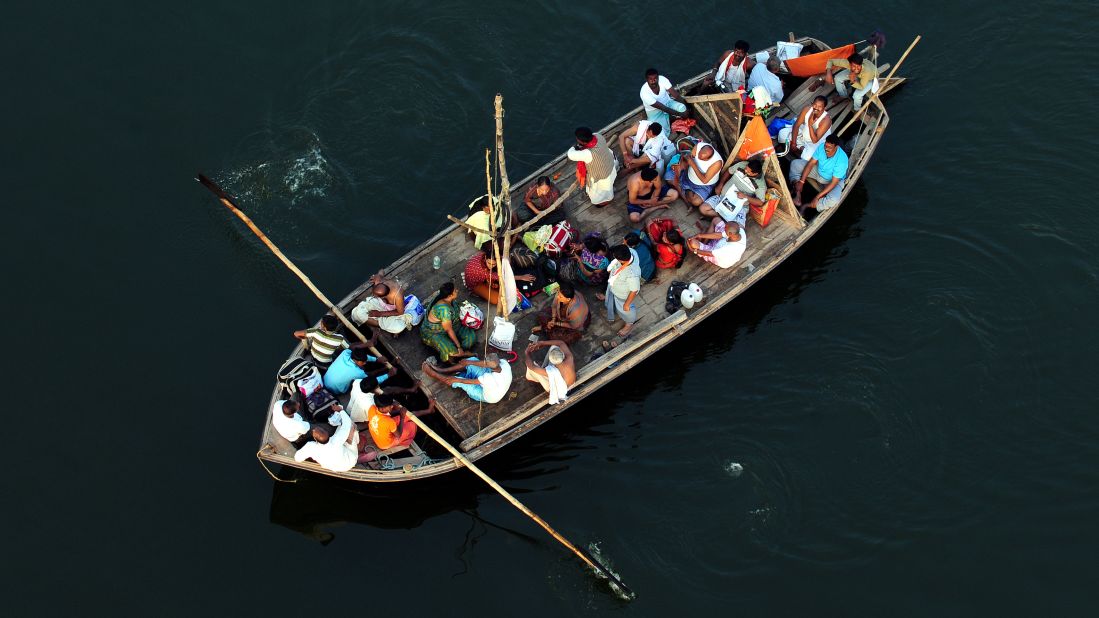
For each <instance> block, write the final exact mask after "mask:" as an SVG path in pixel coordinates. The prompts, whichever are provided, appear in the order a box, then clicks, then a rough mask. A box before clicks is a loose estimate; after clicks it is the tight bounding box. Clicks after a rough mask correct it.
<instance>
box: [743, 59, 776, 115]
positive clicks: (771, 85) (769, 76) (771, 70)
mask: <svg viewBox="0 0 1099 618" xmlns="http://www.w3.org/2000/svg"><path fill="white" fill-rule="evenodd" d="M760 53H761V54H765V53H767V52H760ZM781 66H782V61H781V60H779V59H778V58H776V57H774V56H769V57H768V58H767V62H765V63H764V62H757V63H756V66H755V68H754V69H752V75H751V76H750V77H749V78H748V90H752V89H753V88H755V87H756V86H763V88H764V89H765V90H766V91H767V92H768V93H769V94H770V95H771V102H772V103H774V104H775V105H778V104H779V103H781V102H782V96H783V92H782V79H781V78H779V76H778V75H776V73H778V69H779V67H781Z"/></svg>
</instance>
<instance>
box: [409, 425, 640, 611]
mask: <svg viewBox="0 0 1099 618" xmlns="http://www.w3.org/2000/svg"><path fill="white" fill-rule="evenodd" d="M406 416H407V417H408V418H409V420H411V421H412V422H413V423H416V426H417V427H419V428H420V429H422V430H423V431H424V433H426V434H427V435H429V436H431V437H432V439H434V440H435V441H436V442H438V443H439V444H441V445H442V446H443V448H445V449H446V450H448V451H450V454H451V455H453V456H454V458H455V459H457V460H458V461H459V462H460V463H461V464H462V465H463V466H465V467H467V468H469V471H470V472H472V473H474V474H476V475H477V476H479V477H481V480H482V481H484V482H485V483H487V484H488V486H489V487H491V488H493V489H495V490H496V493H498V494H500V495H501V496H503V497H504V498H505V499H506V500H507V501H508V502H510V503H511V504H512V506H514V507H515V508H517V509H519V510H520V511H522V512H523V513H524V514H525V515H526V516H527V517H530V518H531V519H533V520H534V522H535V523H537V524H538V525H539V526H542V528H543V529H544V530H545V531H546V532H548V533H549V534H550V536H552V537H553V538H555V539H557V541H558V542H559V543H561V544H562V545H564V546H565V547H567V548H569V549H570V550H571V551H572V553H574V554H576V555H577V556H578V557H579V558H580V559H581V560H583V561H584V562H585V563H586V564H587V565H588V566H590V567H591V568H592V569H593V570H594V571H595V572H596V573H598V574H599V575H601V576H603V577H606V578H607V579H608V580H610V582H611V583H612V584H613V585H615V586H617V587H618V588H620V589H621V590H622V592H623V593H624V594H625V595H626V596H627V597H630V598H633V596H634V594H633V591H632V590H630V589H629V587H628V586H626V584H625V583H623V582H622V580H621V579H619V578H618V577H617V576H616V575H615V574H614V573H611V572H610V570H609V569H607V568H606V567H605V566H603V565H602V564H600V563H599V561H598V560H596V559H595V557H594V556H592V555H591V554H589V553H588V552H586V551H584V550H583V549H581V548H579V547H577V546H575V545H573V544H572V542H571V541H569V540H568V539H566V538H565V537H564V536H562V535H561V533H559V532H557V531H556V530H554V529H553V526H551V525H549V523H547V522H546V520H544V519H542V518H541V517H539V516H538V514H537V513H535V512H534V511H532V510H530V509H529V508H527V506H526V505H525V504H523V503H522V502H520V501H519V500H517V499H516V498H515V496H512V495H511V494H510V493H509V492H508V490H506V489H504V488H503V487H501V486H500V484H499V483H497V482H496V481H494V480H492V478H491V477H490V476H489V475H487V474H485V473H484V472H483V471H482V470H481V469H480V468H478V467H477V466H475V465H473V462H471V461H470V460H469V459H467V458H466V456H465V455H463V454H462V453H461V452H459V451H458V449H456V448H454V447H453V446H451V445H450V443H449V442H447V441H446V440H444V439H443V438H442V436H440V435H439V434H437V433H435V431H434V430H433V429H431V428H430V427H428V426H427V424H426V423H424V422H423V421H422V420H420V419H419V418H418V417H417V416H416V415H415V414H408V415H406Z"/></svg>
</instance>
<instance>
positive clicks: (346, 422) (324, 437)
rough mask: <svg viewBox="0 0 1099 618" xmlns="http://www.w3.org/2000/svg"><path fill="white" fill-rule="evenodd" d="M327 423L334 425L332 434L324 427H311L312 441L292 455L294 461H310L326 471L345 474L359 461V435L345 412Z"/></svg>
mask: <svg viewBox="0 0 1099 618" xmlns="http://www.w3.org/2000/svg"><path fill="white" fill-rule="evenodd" d="M329 423H331V424H334V425H336V430H335V432H333V431H332V430H331V429H329V428H328V427H325V426H324V425H316V426H314V427H313V441H312V442H307V443H306V444H305V445H304V446H302V447H301V448H300V449H298V452H297V453H294V459H295V460H296V461H305V460H307V459H312V460H313V461H315V462H317V463H318V464H320V465H321V467H323V468H324V469H326V470H331V471H333V472H347V471H348V470H350V469H351V468H354V467H355V464H357V463H358V461H359V433H358V432H357V431H354V428H355V424H354V423H352V422H351V417H350V416H348V415H347V412H344V411H342V410H341V411H339V412H337V413H336V414H334V415H332V419H331V420H330V421H329Z"/></svg>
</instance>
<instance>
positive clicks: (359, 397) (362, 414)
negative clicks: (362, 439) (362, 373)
mask: <svg viewBox="0 0 1099 618" xmlns="http://www.w3.org/2000/svg"><path fill="white" fill-rule="evenodd" d="M376 389H378V380H377V379H375V378H371V377H369V376H367V377H365V378H363V379H361V380H355V381H353V382H351V390H350V391H349V392H350V393H351V398H350V399H348V400H347V414H348V415H349V416H351V420H353V421H355V422H356V423H365V422H367V416H368V413H369V412H370V407H371V406H373V405H374V391H375V390H376ZM417 390H419V389H417V388H416V386H415V385H413V386H410V387H408V388H402V387H397V386H387V387H385V388H383V389H381V391H382V392H383V393H385V394H387V395H400V394H408V393H415V392H416V391H417ZM360 428H361V427H360Z"/></svg>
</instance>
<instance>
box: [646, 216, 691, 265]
mask: <svg viewBox="0 0 1099 618" xmlns="http://www.w3.org/2000/svg"><path fill="white" fill-rule="evenodd" d="M645 231H646V233H647V234H648V235H649V240H650V241H652V243H653V248H654V249H655V251H656V255H655V256H654V259H653V261H654V262H655V263H656V267H657V268H679V267H680V266H681V265H682V264H683V258H684V257H686V255H687V251H686V241H685V240H684V238H683V232H682V231H680V229H679V228H678V227H676V226H675V221H673V220H672V219H657V220H656V221H653V222H651V223H649V226H648V228H647V229H646V230H645Z"/></svg>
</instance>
